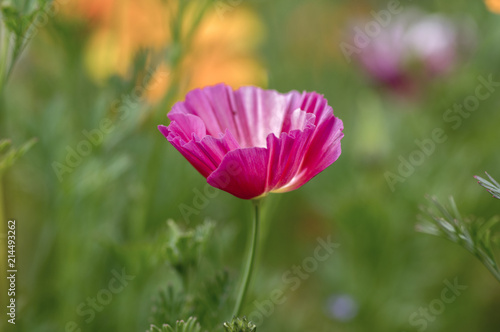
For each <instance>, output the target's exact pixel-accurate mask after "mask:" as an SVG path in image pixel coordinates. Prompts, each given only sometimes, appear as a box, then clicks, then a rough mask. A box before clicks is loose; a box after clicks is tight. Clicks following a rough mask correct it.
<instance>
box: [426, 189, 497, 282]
mask: <svg viewBox="0 0 500 332" xmlns="http://www.w3.org/2000/svg"><path fill="white" fill-rule="evenodd" d="M429 200H430V201H431V203H432V204H433V207H434V209H431V208H424V207H422V208H421V209H422V211H423V212H424V213H425V214H426V215H427V218H425V219H424V222H423V223H421V224H420V225H418V230H419V231H421V232H423V233H427V234H431V235H435V236H440V237H443V238H446V239H448V240H450V241H452V242H454V243H456V244H458V245H460V246H462V247H463V248H465V249H466V250H467V251H469V252H470V253H471V254H473V255H474V256H475V257H477V258H478V259H479V260H480V261H481V262H482V263H483V264H484V265H485V266H486V267H487V268H488V270H489V271H490V272H491V273H492V274H493V275H494V276H495V278H497V279H498V281H499V282H500V269H499V267H498V263H497V261H496V257H495V254H494V248H493V247H492V233H493V228H494V227H495V226H496V225H497V224H498V222H499V221H500V218H499V217H493V218H491V219H490V220H488V221H486V222H485V221H482V220H477V219H474V218H463V217H462V216H461V214H460V212H459V211H458V209H457V206H456V204H455V200H454V199H453V197H450V207H445V206H443V205H442V204H441V203H439V202H438V200H437V199H436V198H435V197H432V198H429ZM425 221H427V222H425Z"/></svg>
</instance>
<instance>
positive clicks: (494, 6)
mask: <svg viewBox="0 0 500 332" xmlns="http://www.w3.org/2000/svg"><path fill="white" fill-rule="evenodd" d="M484 2H485V3H486V7H488V9H489V10H490V11H491V12H493V13H497V14H500V0H484Z"/></svg>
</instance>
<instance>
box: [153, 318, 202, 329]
mask: <svg viewBox="0 0 500 332" xmlns="http://www.w3.org/2000/svg"><path fill="white" fill-rule="evenodd" d="M148 331H149V332H201V326H200V324H199V323H198V322H197V321H196V318H195V317H189V318H188V320H187V321H183V320H178V321H177V322H176V323H175V325H174V326H173V327H172V326H170V325H168V324H164V325H162V326H161V327H157V326H155V325H151V327H150V329H149V330H148Z"/></svg>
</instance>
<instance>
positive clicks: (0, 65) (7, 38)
mask: <svg viewBox="0 0 500 332" xmlns="http://www.w3.org/2000/svg"><path fill="white" fill-rule="evenodd" d="M48 3H49V0H38V1H36V3H35V2H34V1H32V0H24V1H23V0H20V1H3V2H1V3H0V93H1V91H2V90H3V86H4V84H5V81H6V80H7V78H8V76H9V74H10V72H11V70H12V67H13V66H14V64H15V63H16V60H17V59H18V58H19V55H20V54H21V52H22V50H23V49H24V47H25V46H26V44H27V43H28V41H29V39H30V37H31V36H30V34H29V29H30V27H31V26H32V24H33V22H34V21H35V19H36V17H37V15H39V14H40V13H41V12H42V11H43V10H44V9H45V8H46V7H45V6H46V5H47V4H48Z"/></svg>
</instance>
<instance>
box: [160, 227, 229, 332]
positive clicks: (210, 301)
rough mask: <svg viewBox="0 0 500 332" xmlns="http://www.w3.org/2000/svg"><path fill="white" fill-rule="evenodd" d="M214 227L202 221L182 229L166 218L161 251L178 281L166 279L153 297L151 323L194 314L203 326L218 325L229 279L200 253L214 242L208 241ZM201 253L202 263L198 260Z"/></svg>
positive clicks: (168, 322) (210, 238)
mask: <svg viewBox="0 0 500 332" xmlns="http://www.w3.org/2000/svg"><path fill="white" fill-rule="evenodd" d="M214 227H215V223H214V222H212V221H205V222H204V223H202V224H201V225H198V226H196V227H194V228H189V229H186V230H182V229H181V227H180V226H179V225H178V224H177V223H175V222H174V221H173V220H169V221H168V234H169V239H168V242H167V244H166V249H165V250H164V253H165V257H166V261H167V262H168V264H169V265H170V266H171V267H173V270H174V272H175V274H176V275H177V277H178V279H179V280H181V285H175V284H174V283H172V282H170V283H169V284H167V285H166V287H163V288H162V289H160V290H159V292H158V294H157V295H156V296H155V297H154V299H153V305H152V310H151V313H152V315H151V317H152V320H153V323H154V324H156V325H158V326H159V325H162V324H171V325H173V324H174V323H175V322H176V321H177V320H178V319H179V317H189V316H196V317H198V319H199V321H200V322H201V323H202V324H203V326H206V327H209V328H212V329H215V328H216V327H217V326H220V324H221V322H222V320H223V317H224V316H225V314H226V312H227V311H228V309H229V306H228V304H229V299H230V294H231V286H232V281H231V279H230V278H229V273H228V272H227V271H226V270H225V269H221V268H220V267H218V266H217V265H216V264H214V263H213V262H210V258H209V257H205V256H204V255H206V252H205V251H204V249H206V248H207V246H214V245H216V244H215V243H213V242H212V239H213V236H212V231H213V229H214ZM202 256H203V262H204V264H201V263H200V258H201V257H202ZM211 271H215V272H213V273H212V272H211Z"/></svg>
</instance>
